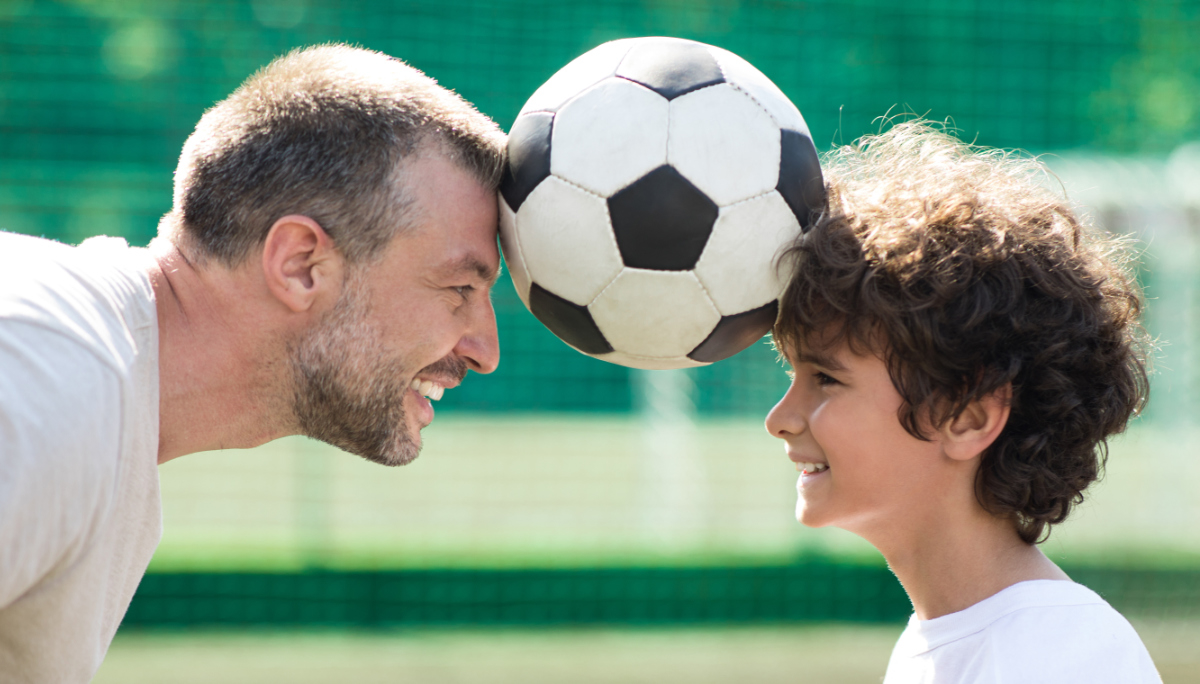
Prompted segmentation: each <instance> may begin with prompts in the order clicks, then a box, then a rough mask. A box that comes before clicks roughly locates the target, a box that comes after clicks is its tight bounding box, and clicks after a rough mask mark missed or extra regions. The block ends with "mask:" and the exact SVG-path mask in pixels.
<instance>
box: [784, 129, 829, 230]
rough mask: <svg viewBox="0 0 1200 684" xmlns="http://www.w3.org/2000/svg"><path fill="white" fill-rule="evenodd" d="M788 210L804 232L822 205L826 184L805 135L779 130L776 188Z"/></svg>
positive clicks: (815, 151) (811, 144) (809, 141)
mask: <svg viewBox="0 0 1200 684" xmlns="http://www.w3.org/2000/svg"><path fill="white" fill-rule="evenodd" d="M775 189H776V190H778V191H779V194H780V195H782V196H783V201H785V202H787V205H788V206H789V207H791V209H792V213H793V214H795V215H796V220H797V221H799V222H800V228H801V229H803V230H804V232H808V229H809V228H811V227H812V223H813V221H814V220H815V219H816V217H817V216H818V215H819V214H820V213H821V210H822V209H823V208H824V206H825V181H824V179H823V178H822V176H821V161H820V159H819V158H818V157H817V148H816V146H814V145H813V141H812V138H811V137H809V135H808V134H807V133H799V132H797V131H789V130H787V129H784V130H782V131H780V138H779V184H778V185H777V186H776V187H775Z"/></svg>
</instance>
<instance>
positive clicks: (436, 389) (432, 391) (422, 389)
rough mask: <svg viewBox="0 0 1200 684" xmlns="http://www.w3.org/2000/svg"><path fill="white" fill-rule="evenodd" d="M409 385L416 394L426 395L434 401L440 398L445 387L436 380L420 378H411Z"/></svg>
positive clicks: (444, 391)
mask: <svg viewBox="0 0 1200 684" xmlns="http://www.w3.org/2000/svg"><path fill="white" fill-rule="evenodd" d="M409 387H411V388H412V390H413V391H414V392H416V393H417V394H422V395H424V396H427V397H429V398H430V399H432V400H434V401H438V400H440V399H441V398H442V395H443V394H445V393H446V388H445V387H442V386H441V385H439V384H437V383H436V382H430V381H429V380H420V379H418V378H413V381H412V384H411V385H409Z"/></svg>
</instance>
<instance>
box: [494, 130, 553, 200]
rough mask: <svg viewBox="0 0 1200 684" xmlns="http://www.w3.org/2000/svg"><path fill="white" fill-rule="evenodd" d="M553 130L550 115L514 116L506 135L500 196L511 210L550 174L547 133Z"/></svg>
mask: <svg viewBox="0 0 1200 684" xmlns="http://www.w3.org/2000/svg"><path fill="white" fill-rule="evenodd" d="M553 127H554V114H553V113H551V112H531V113H529V114H523V115H521V116H519V117H517V120H516V122H514V123H513V127H512V130H511V131H509V133H508V150H507V152H508V153H507V154H506V155H505V162H504V175H503V176H502V177H501V179H500V194H501V195H503V196H504V201H505V202H507V203H508V206H509V208H510V209H512V210H513V211H516V210H518V209H520V208H521V204H523V203H524V202H525V198H526V197H529V193H531V192H533V189H534V188H536V187H537V186H538V184H539V183H541V182H542V181H544V180H546V177H547V176H549V175H550V134H551V131H552V129H553Z"/></svg>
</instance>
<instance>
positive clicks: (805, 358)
mask: <svg viewBox="0 0 1200 684" xmlns="http://www.w3.org/2000/svg"><path fill="white" fill-rule="evenodd" d="M795 360H796V363H809V364H812V365H814V366H820V367H821V368H826V369H828V370H832V371H844V370H846V366H845V364H843V363H841V362H839V361H838V360H837V359H836V358H834V357H833V356H831V355H829V354H823V353H821V352H816V351H802V352H800V353H799V354H796V359H795Z"/></svg>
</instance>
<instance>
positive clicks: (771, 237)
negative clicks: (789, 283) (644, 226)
mask: <svg viewBox="0 0 1200 684" xmlns="http://www.w3.org/2000/svg"><path fill="white" fill-rule="evenodd" d="M799 237H800V223H799V222H798V221H796V216H795V215H794V214H793V213H792V210H791V208H790V207H788V205H787V203H786V202H784V201H783V198H782V197H780V196H779V193H777V192H775V191H773V190H772V191H771V192H769V193H767V194H765V195H761V196H759V197H755V198H754V199H752V200H747V201H745V202H740V203H738V204H735V205H733V206H731V207H723V208H722V209H721V212H720V215H719V216H718V217H717V222H716V224H715V225H714V226H713V232H712V235H710V236H709V238H708V244H707V245H705V247H704V253H703V254H701V255H700V260H699V261H698V262H696V269H695V273H696V277H697V278H698V279H699V280H700V283H701V284H703V285H704V289H705V290H706V291H707V292H708V295H709V297H711V298H712V300H713V303H714V304H716V306H717V310H718V311H720V312H721V315H722V316H728V315H732V314H737V313H741V312H743V311H749V310H750V309H756V308H758V307H760V306H763V305H765V304H769V303H770V302H772V301H773V300H775V299H778V298H779V295H780V294H782V293H783V288H784V286H785V284H786V280H785V277H784V276H785V272H784V270H783V269H782V268H781V267H782V266H784V265H783V264H780V263H779V257H780V256H781V255H782V253H783V251H784V250H785V249H787V248H788V247H789V246H791V245H792V244H793V243H794V242H795V241H796V239H797V238H799Z"/></svg>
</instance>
